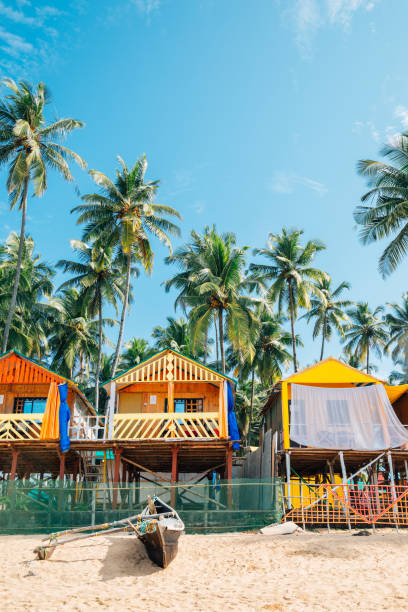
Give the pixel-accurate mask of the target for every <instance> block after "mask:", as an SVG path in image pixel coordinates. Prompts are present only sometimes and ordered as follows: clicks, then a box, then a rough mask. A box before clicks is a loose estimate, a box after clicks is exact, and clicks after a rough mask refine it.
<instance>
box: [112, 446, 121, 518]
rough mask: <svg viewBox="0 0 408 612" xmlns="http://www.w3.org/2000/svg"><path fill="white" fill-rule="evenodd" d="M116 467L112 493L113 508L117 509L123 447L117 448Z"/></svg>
mask: <svg viewBox="0 0 408 612" xmlns="http://www.w3.org/2000/svg"><path fill="white" fill-rule="evenodd" d="M114 452H115V468H114V470H115V471H114V475H113V493H112V509H113V510H116V506H117V502H118V486H119V475H120V457H121V454H122V449H121V448H115V451H114Z"/></svg>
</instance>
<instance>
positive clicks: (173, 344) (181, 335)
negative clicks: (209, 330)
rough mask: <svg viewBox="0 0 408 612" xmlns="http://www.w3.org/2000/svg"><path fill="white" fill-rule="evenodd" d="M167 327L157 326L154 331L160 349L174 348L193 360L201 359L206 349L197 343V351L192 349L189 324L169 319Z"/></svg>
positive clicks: (180, 319) (181, 318)
mask: <svg viewBox="0 0 408 612" xmlns="http://www.w3.org/2000/svg"><path fill="white" fill-rule="evenodd" d="M167 323H168V324H167V326H166V327H161V326H159V325H158V326H156V327H155V328H154V329H153V331H152V337H153V338H154V340H155V346H156V347H157V348H158V349H165V348H168V347H170V348H172V349H174V350H175V351H178V352H179V353H183V354H184V355H187V356H188V357H192V358H193V359H201V358H202V357H203V354H204V347H203V346H198V345H197V343H196V346H195V350H193V348H192V341H191V330H190V325H189V323H188V322H187V321H186V320H185V319H184V318H183V317H180V318H179V319H175V318H174V317H167Z"/></svg>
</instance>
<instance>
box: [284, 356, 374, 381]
mask: <svg viewBox="0 0 408 612" xmlns="http://www.w3.org/2000/svg"><path fill="white" fill-rule="evenodd" d="M283 381H284V382H288V383H292V382H293V383H298V384H313V383H322V384H323V383H326V384H333V385H335V384H336V383H337V384H342V383H343V384H344V383H383V384H384V381H383V380H381V379H379V378H375V376H371V375H370V374H366V373H365V372H361V370H357V368H353V367H352V366H350V365H348V364H347V363H344V362H343V361H340V360H339V359H335V357H327V358H326V359H323V360H322V361H319V362H318V363H315V364H313V365H311V366H308V367H307V368H304V369H303V370H299V371H298V372H295V373H294V374H291V375H290V376H288V377H287V378H284V379H283Z"/></svg>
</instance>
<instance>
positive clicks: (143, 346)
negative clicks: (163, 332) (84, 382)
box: [105, 338, 157, 380]
mask: <svg viewBox="0 0 408 612" xmlns="http://www.w3.org/2000/svg"><path fill="white" fill-rule="evenodd" d="M156 352H157V351H156V349H154V348H152V347H151V346H149V343H148V342H147V340H145V339H144V338H132V339H131V340H130V341H129V342H126V343H125V351H124V352H123V353H122V355H121V358H120V363H119V365H120V368H121V369H122V370H128V369H129V368H133V366H135V365H137V364H138V363H140V362H141V361H145V360H146V359H149V357H151V356H152V355H154V354H155V353H156ZM108 378H109V377H108ZM105 380H107V378H106V379H105Z"/></svg>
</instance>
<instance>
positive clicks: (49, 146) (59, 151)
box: [0, 79, 86, 353]
mask: <svg viewBox="0 0 408 612" xmlns="http://www.w3.org/2000/svg"><path fill="white" fill-rule="evenodd" d="M3 84H4V85H5V86H6V87H8V88H9V89H10V90H11V92H12V93H11V94H9V95H7V96H5V98H4V99H3V100H0V167H1V166H4V165H6V164H9V171H8V178H7V190H8V193H9V196H10V208H13V207H14V206H15V205H16V204H17V202H19V208H20V210H21V229H20V242H19V246H20V248H19V251H18V256H17V262H16V269H15V276H14V282H13V291H12V294H11V299H10V304H9V308H8V314H7V319H6V323H5V326H4V332H3V341H2V352H3V353H4V352H5V351H6V349H7V345H8V338H9V333H10V327H11V323H12V320H13V316H14V311H15V307H16V300H17V292H18V286H19V282H20V274H21V261H22V249H23V244H24V236H25V225H26V215H27V196H28V188H29V184H30V182H32V183H33V187H34V195H35V196H42V195H43V193H44V192H45V191H46V189H47V172H48V169H49V168H52V169H54V170H57V171H58V172H59V173H60V174H61V175H62V176H63V178H64V179H66V180H67V181H73V177H72V175H71V172H70V169H69V165H68V160H74V161H75V162H76V163H77V164H79V166H80V167H81V168H84V167H85V166H86V164H85V162H84V160H83V159H82V158H81V157H80V156H79V155H77V154H76V153H74V152H73V151H71V150H70V149H67V148H66V147H64V146H63V145H62V144H60V143H58V142H54V141H53V140H52V139H54V138H56V139H57V140H58V139H62V138H64V137H65V136H66V135H67V134H68V133H69V132H72V131H73V130H74V129H76V128H80V127H83V125H84V124H83V123H82V122H80V121H76V120H74V119H59V120H58V121H55V122H54V123H47V122H46V120H45V117H44V109H45V106H46V105H47V104H50V102H51V97H50V93H49V91H48V89H47V88H46V87H45V85H44V83H39V84H38V85H37V87H36V88H34V87H33V86H32V85H30V84H29V83H26V82H25V81H21V82H20V83H19V84H18V85H17V84H16V83H15V82H14V81H13V80H12V79H4V81H3Z"/></svg>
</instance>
